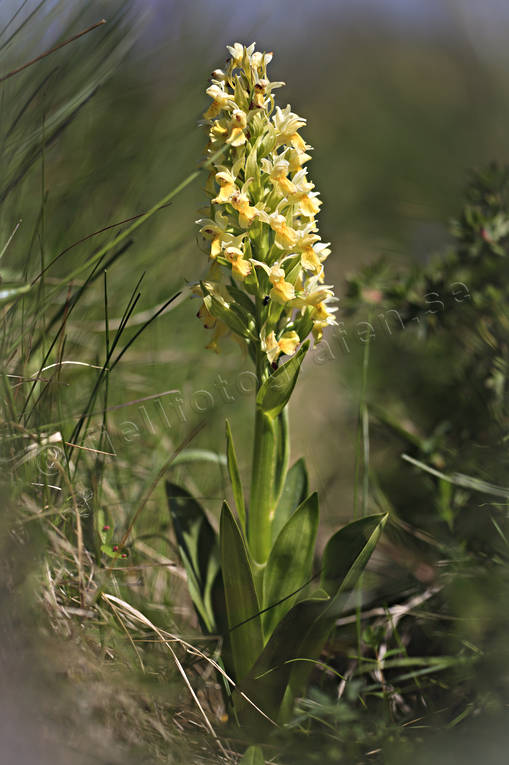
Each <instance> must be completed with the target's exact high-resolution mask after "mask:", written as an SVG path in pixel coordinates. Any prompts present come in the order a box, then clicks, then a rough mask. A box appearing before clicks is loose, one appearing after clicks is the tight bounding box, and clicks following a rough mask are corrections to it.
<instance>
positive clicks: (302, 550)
mask: <svg viewBox="0 0 509 765" xmlns="http://www.w3.org/2000/svg"><path fill="white" fill-rule="evenodd" d="M318 517H319V509H318V495H317V494H316V492H315V493H314V494H311V496H310V497H308V498H307V499H306V500H305V501H304V502H303V503H302V504H301V505H300V506H299V507H298V508H297V510H296V511H295V512H294V513H293V515H292V516H291V517H290V519H289V520H288V521H287V523H286V524H285V525H284V526H283V528H282V530H281V533H280V534H279V536H278V537H277V539H276V541H275V543H274V546H273V548H272V550H271V552H270V555H269V559H268V561H267V566H266V568H265V573H264V577H263V608H264V609H266V608H269V610H268V611H265V613H264V614H263V627H264V634H265V636H266V638H267V637H270V635H271V634H272V632H273V630H274V628H275V627H276V625H277V624H278V622H280V621H281V619H282V618H283V616H284V615H285V614H286V613H287V612H288V611H289V610H290V609H291V607H292V606H293V604H294V603H295V601H296V600H297V598H298V596H299V593H300V591H301V589H302V588H303V587H304V586H305V585H306V584H308V583H309V581H310V579H311V575H312V569H313V554H314V549H315V541H316V532H317V529H318Z"/></svg>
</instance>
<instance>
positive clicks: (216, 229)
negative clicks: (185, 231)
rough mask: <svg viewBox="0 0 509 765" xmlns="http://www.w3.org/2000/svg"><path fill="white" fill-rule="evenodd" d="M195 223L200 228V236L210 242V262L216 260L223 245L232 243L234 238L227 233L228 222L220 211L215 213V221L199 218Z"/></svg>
mask: <svg viewBox="0 0 509 765" xmlns="http://www.w3.org/2000/svg"><path fill="white" fill-rule="evenodd" d="M196 223H198V224H199V225H200V226H201V228H200V234H203V236H205V237H207V239H211V240H212V241H211V243H210V257H211V258H212V260H215V259H216V258H217V256H218V255H219V254H220V253H221V250H222V249H223V247H224V246H225V245H227V244H232V243H233V242H234V239H235V237H234V236H233V234H231V233H229V232H228V231H227V226H228V221H227V219H226V218H225V217H224V215H222V213H221V211H220V210H218V211H217V212H216V219H215V220H212V219H211V218H199V219H198V220H197V221H196Z"/></svg>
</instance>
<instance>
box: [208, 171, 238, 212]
mask: <svg viewBox="0 0 509 765" xmlns="http://www.w3.org/2000/svg"><path fill="white" fill-rule="evenodd" d="M215 179H216V182H217V183H218V184H219V194H218V195H217V197H216V198H215V199H213V200H212V201H213V202H217V203H218V204H224V203H225V202H228V201H229V199H230V197H231V195H232V194H233V192H234V191H236V190H237V186H236V185H235V177H234V176H233V175H232V174H231V172H230V171H229V170H228V169H227V168H226V167H221V169H220V171H219V172H218V173H216V175H215Z"/></svg>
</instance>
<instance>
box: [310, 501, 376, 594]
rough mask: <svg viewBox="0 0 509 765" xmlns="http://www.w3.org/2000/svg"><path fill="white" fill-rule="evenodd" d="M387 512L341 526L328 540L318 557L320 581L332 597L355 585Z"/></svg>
mask: <svg viewBox="0 0 509 765" xmlns="http://www.w3.org/2000/svg"><path fill="white" fill-rule="evenodd" d="M387 518H388V515H383V514H376V515H367V516H366V517H365V518H360V519H359V520H357V521H352V522H351V523H347V524H346V526H343V528H342V529H340V530H339V531H337V532H336V533H335V534H333V536H332V537H331V538H330V539H329V541H328V543H327V545H326V547H325V550H324V552H323V559H322V574H321V578H320V583H321V586H322V587H323V589H324V590H325V591H326V592H328V593H329V595H330V596H331V597H334V598H335V599H336V598H338V596H339V595H340V594H341V593H343V592H344V591H345V590H346V589H348V588H351V587H353V586H354V585H355V583H356V581H357V579H358V578H359V576H360V574H361V573H362V571H363V570H364V568H365V566H366V564H367V562H368V561H369V559H370V557H371V553H372V552H373V550H374V549H375V546H376V543H377V542H378V539H379V537H380V534H381V533H382V529H383V527H384V526H385V523H386V521H387Z"/></svg>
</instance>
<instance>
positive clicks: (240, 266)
mask: <svg viewBox="0 0 509 765" xmlns="http://www.w3.org/2000/svg"><path fill="white" fill-rule="evenodd" d="M224 256H225V258H226V260H227V261H228V262H229V263H231V264H232V272H233V274H235V276H238V277H239V278H240V279H245V278H246V276H247V275H248V274H250V273H251V263H250V262H249V260H245V259H244V253H243V252H242V250H241V249H240V248H239V247H234V246H231V247H227V248H226V249H225V251H224Z"/></svg>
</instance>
